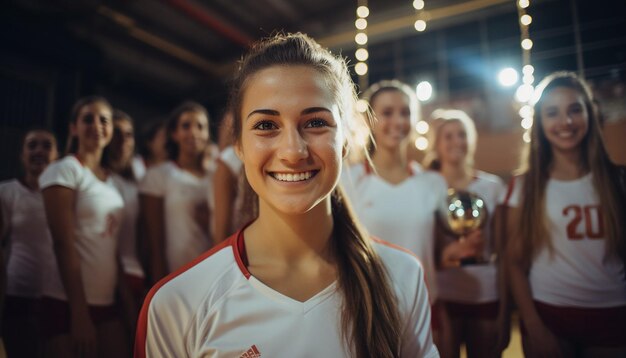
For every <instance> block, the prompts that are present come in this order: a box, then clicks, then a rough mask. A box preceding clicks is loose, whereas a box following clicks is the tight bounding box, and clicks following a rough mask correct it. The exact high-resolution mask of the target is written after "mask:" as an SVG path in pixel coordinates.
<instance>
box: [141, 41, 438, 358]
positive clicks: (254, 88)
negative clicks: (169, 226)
mask: <svg viewBox="0 0 626 358" xmlns="http://www.w3.org/2000/svg"><path fill="white" fill-rule="evenodd" d="M232 95H233V102H232V103H233V110H234V116H235V121H234V127H235V130H234V132H235V147H236V148H237V152H238V155H239V157H240V158H241V159H242V161H243V163H244V170H245V173H246V176H247V178H248V181H249V183H250V185H251V186H252V188H253V189H254V191H255V192H256V193H257V194H258V209H259V215H258V218H257V219H256V220H255V221H254V222H252V223H251V224H250V225H249V226H247V227H246V228H244V229H242V230H240V231H239V232H238V233H237V234H236V235H234V236H231V238H229V239H228V240H226V241H224V242H223V243H222V244H220V245H219V246H217V247H216V248H214V249H213V250H211V251H210V252H208V253H207V254H205V255H203V256H202V257H201V258H199V259H197V260H196V261H194V262H193V263H192V264H190V265H187V266H186V267H185V268H183V269H182V270H180V271H178V272H176V273H175V274H173V275H171V276H169V277H168V278H167V279H166V280H164V281H162V282H160V283H159V284H158V285H157V286H156V287H155V288H154V289H153V290H152V292H151V293H150V294H149V296H148V299H147V301H146V303H145V305H144V308H143V310H142V314H141V318H140V327H139V329H138V333H137V340H136V341H137V344H136V349H135V355H136V356H137V357H144V356H150V357H171V356H176V357H191V356H204V355H206V356H213V357H261V356H263V357H265V356H268V357H299V356H310V357H437V356H438V354H437V350H436V349H435V347H434V346H433V344H432V340H431V334H430V308H429V304H428V294H427V291H426V287H425V284H424V280H423V271H422V268H421V265H420V264H419V262H418V261H417V259H415V258H414V257H413V256H411V255H409V254H407V253H405V252H402V251H401V250H398V249H395V248H390V247H388V246H387V245H385V244H382V243H380V242H372V241H371V240H370V239H369V238H368V237H367V236H366V235H365V234H364V233H363V231H362V230H361V229H360V226H359V224H358V222H357V221H355V220H354V217H353V215H352V212H351V209H350V206H349V204H348V202H347V201H346V199H345V198H344V197H343V195H342V190H341V189H340V188H339V187H337V183H338V181H339V177H340V173H341V162H342V158H343V156H345V155H346V154H347V149H348V146H349V142H348V140H347V136H346V133H349V128H350V126H351V124H352V123H353V122H352V120H353V119H354V118H355V117H354V112H353V104H354V103H355V100H354V98H355V95H354V85H353V83H352V81H351V80H350V77H349V74H348V71H347V68H346V66H345V63H344V62H343V61H342V60H341V59H339V58H337V57H335V56H333V55H331V54H330V53H329V52H328V51H327V50H325V49H323V48H321V47H320V46H319V45H318V44H317V43H315V42H314V41H313V40H311V39H310V38H309V37H307V36H305V35H302V34H293V35H277V36H276V37H273V38H270V39H267V40H265V41H262V42H260V43H258V44H257V45H255V46H254V48H253V49H252V50H251V52H250V53H249V54H248V56H247V57H246V58H245V59H244V60H243V62H242V64H241V67H240V70H239V73H238V77H237V79H236V82H235V88H234V90H233V94H232ZM392 262H393V263H394V264H393V265H391V263H392Z"/></svg>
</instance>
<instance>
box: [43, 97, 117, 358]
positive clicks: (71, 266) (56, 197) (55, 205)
mask: <svg viewBox="0 0 626 358" xmlns="http://www.w3.org/2000/svg"><path fill="white" fill-rule="evenodd" d="M111 116H112V109H111V106H110V104H109V103H108V102H107V100H106V99H104V98H102V97H96V96H93V97H85V98H83V99H81V100H79V101H78V102H77V103H76V104H75V106H74V108H73V110H72V117H71V121H70V126H69V127H70V135H69V139H68V153H69V154H68V155H67V156H66V157H64V158H63V159H61V160H59V161H57V162H55V163H53V164H51V165H49V166H48V168H46V170H45V171H44V172H43V173H42V174H41V176H40V177H39V186H40V187H41V190H42V194H43V199H44V206H45V211H46V217H47V220H48V225H49V227H50V233H51V234H52V239H53V242H54V251H55V254H56V255H55V256H56V264H55V265H54V266H53V267H50V268H49V269H48V270H47V272H48V274H49V275H48V277H47V278H46V280H45V282H44V287H43V296H44V298H43V299H42V306H43V312H42V314H43V316H44V323H45V330H46V334H47V336H48V341H47V352H46V356H47V357H67V356H71V355H72V354H76V355H78V356H83V355H85V356H91V355H94V354H98V355H99V356H110V357H119V356H123V355H124V354H126V350H127V343H126V337H125V336H124V334H123V328H122V324H121V321H120V320H119V318H118V315H117V312H116V311H117V310H116V306H115V293H116V286H117V284H118V279H117V275H118V272H119V271H118V267H117V265H118V255H117V240H116V235H117V230H118V227H119V223H120V221H121V217H122V209H123V206H124V202H123V200H122V197H121V196H120V194H119V192H118V191H117V190H116V189H115V187H114V186H113V184H112V182H111V177H110V175H109V172H108V170H107V169H105V168H104V167H103V166H102V164H101V162H102V156H103V155H102V154H103V151H104V149H105V147H106V146H107V144H108V143H109V142H110V141H111V137H112V135H113V125H112V120H111Z"/></svg>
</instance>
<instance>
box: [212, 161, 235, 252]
mask: <svg viewBox="0 0 626 358" xmlns="http://www.w3.org/2000/svg"><path fill="white" fill-rule="evenodd" d="M213 195H214V197H215V210H214V212H213V216H214V217H215V236H214V240H215V243H219V242H222V241H224V240H225V239H226V238H227V237H228V236H229V235H230V234H232V233H231V232H230V231H231V229H232V212H233V204H234V202H235V197H236V195H237V178H236V177H235V176H234V175H233V173H232V172H231V171H230V169H229V168H228V166H226V164H224V163H223V162H222V161H219V160H218V161H217V171H216V172H215V176H214V185H213Z"/></svg>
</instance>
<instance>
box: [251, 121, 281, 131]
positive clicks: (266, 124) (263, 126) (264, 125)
mask: <svg viewBox="0 0 626 358" xmlns="http://www.w3.org/2000/svg"><path fill="white" fill-rule="evenodd" d="M276 128H277V127H276V125H275V124H274V123H272V122H270V121H260V122H258V123H257V124H255V125H254V127H253V129H258V130H262V131H269V130H272V129H276Z"/></svg>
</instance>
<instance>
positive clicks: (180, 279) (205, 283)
mask: <svg viewBox="0 0 626 358" xmlns="http://www.w3.org/2000/svg"><path fill="white" fill-rule="evenodd" d="M238 278H239V279H243V278H245V276H244V275H243V274H242V273H241V271H239V270H238V264H237V260H236V259H235V257H234V254H233V249H232V240H230V239H229V240H225V241H223V242H222V243H220V244H219V245H217V246H215V247H213V248H212V249H210V250H208V251H206V252H205V253H204V254H202V255H200V256H199V257H198V258H196V259H195V260H193V261H191V262H190V263H188V264H186V265H185V266H183V267H181V268H180V269H178V270H176V271H175V272H173V273H171V274H169V275H168V276H166V277H165V278H163V279H162V280H161V281H159V282H158V283H157V284H155V285H154V287H153V288H152V289H151V290H150V293H149V294H148V298H147V300H146V303H147V304H150V305H151V306H152V305H153V304H154V305H156V307H157V309H168V307H170V308H171V307H172V306H171V305H172V304H174V303H176V302H183V303H189V305H188V307H187V309H190V310H192V309H194V307H196V306H197V305H198V304H199V302H200V301H202V300H205V299H210V300H212V301H215V299H216V298H217V296H220V297H221V296H223V294H224V293H225V292H227V291H228V288H229V287H231V286H232V285H233V284H234V283H235V282H236V281H238V280H237V279H238ZM218 291H219V292H218ZM209 293H210V295H211V297H210V298H209V297H207V294H209ZM157 313H158V312H157Z"/></svg>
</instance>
